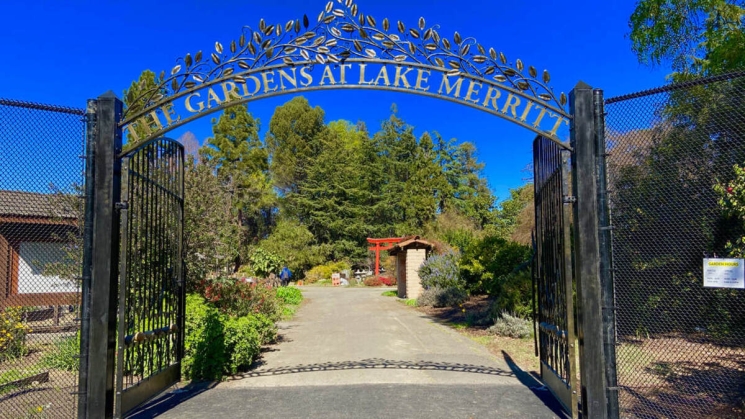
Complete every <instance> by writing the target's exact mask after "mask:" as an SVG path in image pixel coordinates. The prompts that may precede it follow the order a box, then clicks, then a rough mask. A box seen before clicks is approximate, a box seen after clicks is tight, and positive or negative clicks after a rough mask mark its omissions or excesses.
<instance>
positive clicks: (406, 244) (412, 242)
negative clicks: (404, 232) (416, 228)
mask: <svg viewBox="0 0 745 419" xmlns="http://www.w3.org/2000/svg"><path fill="white" fill-rule="evenodd" d="M433 247H434V245H433V244H432V243H430V242H428V241H426V240H422V239H421V238H420V237H419V236H408V237H404V238H403V240H402V241H401V242H399V243H396V244H395V245H393V248H391V250H389V251H388V254H389V255H395V254H397V253H398V252H400V251H402V250H406V249H431V248H433Z"/></svg>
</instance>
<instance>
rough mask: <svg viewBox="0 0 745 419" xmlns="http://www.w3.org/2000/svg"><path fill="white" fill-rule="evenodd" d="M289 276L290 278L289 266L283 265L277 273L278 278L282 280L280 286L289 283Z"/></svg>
mask: <svg viewBox="0 0 745 419" xmlns="http://www.w3.org/2000/svg"><path fill="white" fill-rule="evenodd" d="M290 278H292V272H291V271H290V268H288V267H287V266H285V267H284V268H282V272H280V273H279V279H281V280H282V286H283V287H286V286H287V285H289V284H290Z"/></svg>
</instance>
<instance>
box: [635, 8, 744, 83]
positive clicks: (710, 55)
mask: <svg viewBox="0 0 745 419" xmlns="http://www.w3.org/2000/svg"><path fill="white" fill-rule="evenodd" d="M743 6H744V4H743V2H742V1H741V0H641V1H639V2H638V3H637V6H636V9H635V10H634V12H633V14H632V15H631V18H630V20H629V27H630V29H631V33H630V35H629V37H630V39H631V41H632V48H633V50H634V52H635V53H636V54H637V57H639V61H640V62H642V63H644V64H653V65H655V64H656V65H659V64H663V63H670V64H671V65H672V68H673V70H674V71H675V73H674V74H673V77H674V78H675V79H681V78H685V77H687V76H686V74H694V75H707V74H716V73H722V72H726V71H729V70H733V69H736V68H741V67H743V66H744V65H745V20H744V19H745V8H744V7H743Z"/></svg>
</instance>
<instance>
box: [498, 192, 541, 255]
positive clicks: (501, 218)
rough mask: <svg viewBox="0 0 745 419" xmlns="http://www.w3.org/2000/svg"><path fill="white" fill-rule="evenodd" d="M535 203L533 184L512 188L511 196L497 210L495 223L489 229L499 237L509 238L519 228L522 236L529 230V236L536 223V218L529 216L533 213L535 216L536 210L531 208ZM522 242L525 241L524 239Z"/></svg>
mask: <svg viewBox="0 0 745 419" xmlns="http://www.w3.org/2000/svg"><path fill="white" fill-rule="evenodd" d="M533 205H534V203H533V184H526V185H523V186H520V187H519V188H515V189H511V190H510V197H509V198H507V199H506V200H504V201H502V202H501V203H500V205H499V209H498V210H497V211H496V212H495V214H494V224H492V225H491V226H490V228H489V231H490V232H491V233H492V234H494V235H496V236H498V237H503V238H505V239H509V238H511V237H512V235H513V234H514V233H515V232H516V231H517V230H518V229H520V230H521V231H520V235H521V236H524V235H525V233H526V230H527V232H528V233H527V234H528V237H529V236H530V233H529V232H530V231H532V229H533V225H534V224H535V220H533V219H531V218H530V217H529V216H530V215H531V214H532V215H533V216H535V212H533V211H531V208H530V207H532V206H533ZM521 242H523V243H525V241H524V240H521ZM528 242H529V241H528Z"/></svg>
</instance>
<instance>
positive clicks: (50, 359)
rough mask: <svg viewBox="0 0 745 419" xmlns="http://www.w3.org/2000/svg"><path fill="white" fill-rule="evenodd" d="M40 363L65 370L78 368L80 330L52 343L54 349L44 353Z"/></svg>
mask: <svg viewBox="0 0 745 419" xmlns="http://www.w3.org/2000/svg"><path fill="white" fill-rule="evenodd" d="M41 365H43V366H45V367H47V368H56V369H59V370H65V371H77V370H78V369H80V332H78V333H76V334H75V336H68V337H66V338H63V339H61V340H59V341H57V342H55V343H54V349H53V350H52V351H51V352H48V353H46V354H44V356H43V357H42V358H41Z"/></svg>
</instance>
